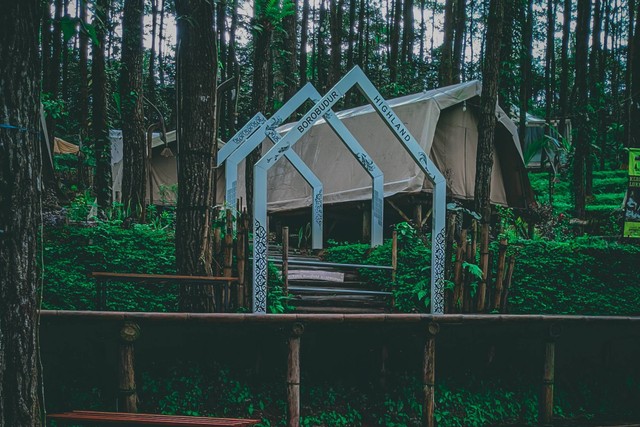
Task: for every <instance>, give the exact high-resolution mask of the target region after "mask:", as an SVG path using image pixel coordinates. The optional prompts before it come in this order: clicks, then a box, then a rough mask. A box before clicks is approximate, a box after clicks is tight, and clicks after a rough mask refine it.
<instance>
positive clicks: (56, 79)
mask: <svg viewBox="0 0 640 427" xmlns="http://www.w3.org/2000/svg"><path fill="white" fill-rule="evenodd" d="M54 4H55V12H54V19H53V32H52V36H51V47H52V55H51V62H50V63H49V68H50V69H49V76H50V80H49V88H48V89H49V96H50V99H51V100H52V101H57V100H58V96H59V95H60V93H59V92H60V61H61V58H62V26H61V25H60V21H61V20H62V9H63V3H62V0H55V3H54ZM46 123H47V134H48V137H49V145H50V146H51V152H53V143H54V138H55V133H56V126H57V120H56V119H55V118H54V117H53V116H52V115H47V120H46Z"/></svg>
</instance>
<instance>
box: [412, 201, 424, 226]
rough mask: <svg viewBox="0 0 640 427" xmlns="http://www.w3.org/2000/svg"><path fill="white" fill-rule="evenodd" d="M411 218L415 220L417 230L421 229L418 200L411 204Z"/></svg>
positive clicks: (420, 210) (420, 209)
mask: <svg viewBox="0 0 640 427" xmlns="http://www.w3.org/2000/svg"><path fill="white" fill-rule="evenodd" d="M413 220H414V221H415V222H416V227H417V228H418V230H421V229H422V203H420V202H418V203H416V204H415V205H414V206H413Z"/></svg>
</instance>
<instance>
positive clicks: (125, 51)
mask: <svg viewBox="0 0 640 427" xmlns="http://www.w3.org/2000/svg"><path fill="white" fill-rule="evenodd" d="M123 13H124V16H123V20H122V66H121V69H120V108H121V113H122V144H123V150H122V151H123V162H122V203H123V205H124V206H125V208H127V209H130V211H131V214H132V216H134V217H136V218H140V219H143V216H144V215H143V213H144V210H145V209H144V208H145V205H146V200H145V195H146V188H147V180H146V177H147V162H146V153H147V147H146V145H147V144H146V140H145V139H146V138H145V133H144V111H143V107H142V98H143V92H142V57H143V50H142V38H143V28H144V27H143V22H142V20H143V18H144V0H125V2H124V12H123Z"/></svg>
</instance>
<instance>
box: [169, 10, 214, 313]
mask: <svg viewBox="0 0 640 427" xmlns="http://www.w3.org/2000/svg"><path fill="white" fill-rule="evenodd" d="M213 11H214V5H213V2H210V1H208V0H176V14H177V18H178V19H177V23H178V33H177V36H178V40H177V52H176V72H177V76H176V89H177V93H176V99H177V112H178V125H177V134H178V135H177V136H178V183H179V184H178V206H177V216H176V265H177V269H178V273H179V274H186V275H207V276H210V275H212V273H213V270H212V262H213V239H212V235H211V222H212V220H213V217H212V215H213V197H214V194H213V174H212V170H213V169H212V168H213V165H214V158H215V154H216V153H215V138H216V128H217V124H216V77H217V76H216V72H217V69H218V61H217V56H216V34H215V30H214V28H213ZM214 308H215V307H214V301H213V288H212V287H211V286H200V285H183V286H182V287H181V289H180V309H181V310H183V311H191V312H212V311H214Z"/></svg>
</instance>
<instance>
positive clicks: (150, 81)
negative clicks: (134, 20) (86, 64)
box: [122, 0, 160, 104]
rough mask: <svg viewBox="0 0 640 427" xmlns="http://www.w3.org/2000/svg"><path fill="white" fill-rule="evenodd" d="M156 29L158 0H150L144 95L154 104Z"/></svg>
mask: <svg viewBox="0 0 640 427" xmlns="http://www.w3.org/2000/svg"><path fill="white" fill-rule="evenodd" d="M125 4H126V3H125ZM123 25H124V23H123ZM157 30H158V0H151V49H150V50H149V74H148V75H147V94H146V97H147V99H149V101H151V102H152V103H154V104H155V102H156V34H157ZM123 31H124V30H123ZM122 42H123V45H124V44H125V43H127V40H125V38H124V34H123V37H122ZM158 44H160V43H158Z"/></svg>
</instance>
